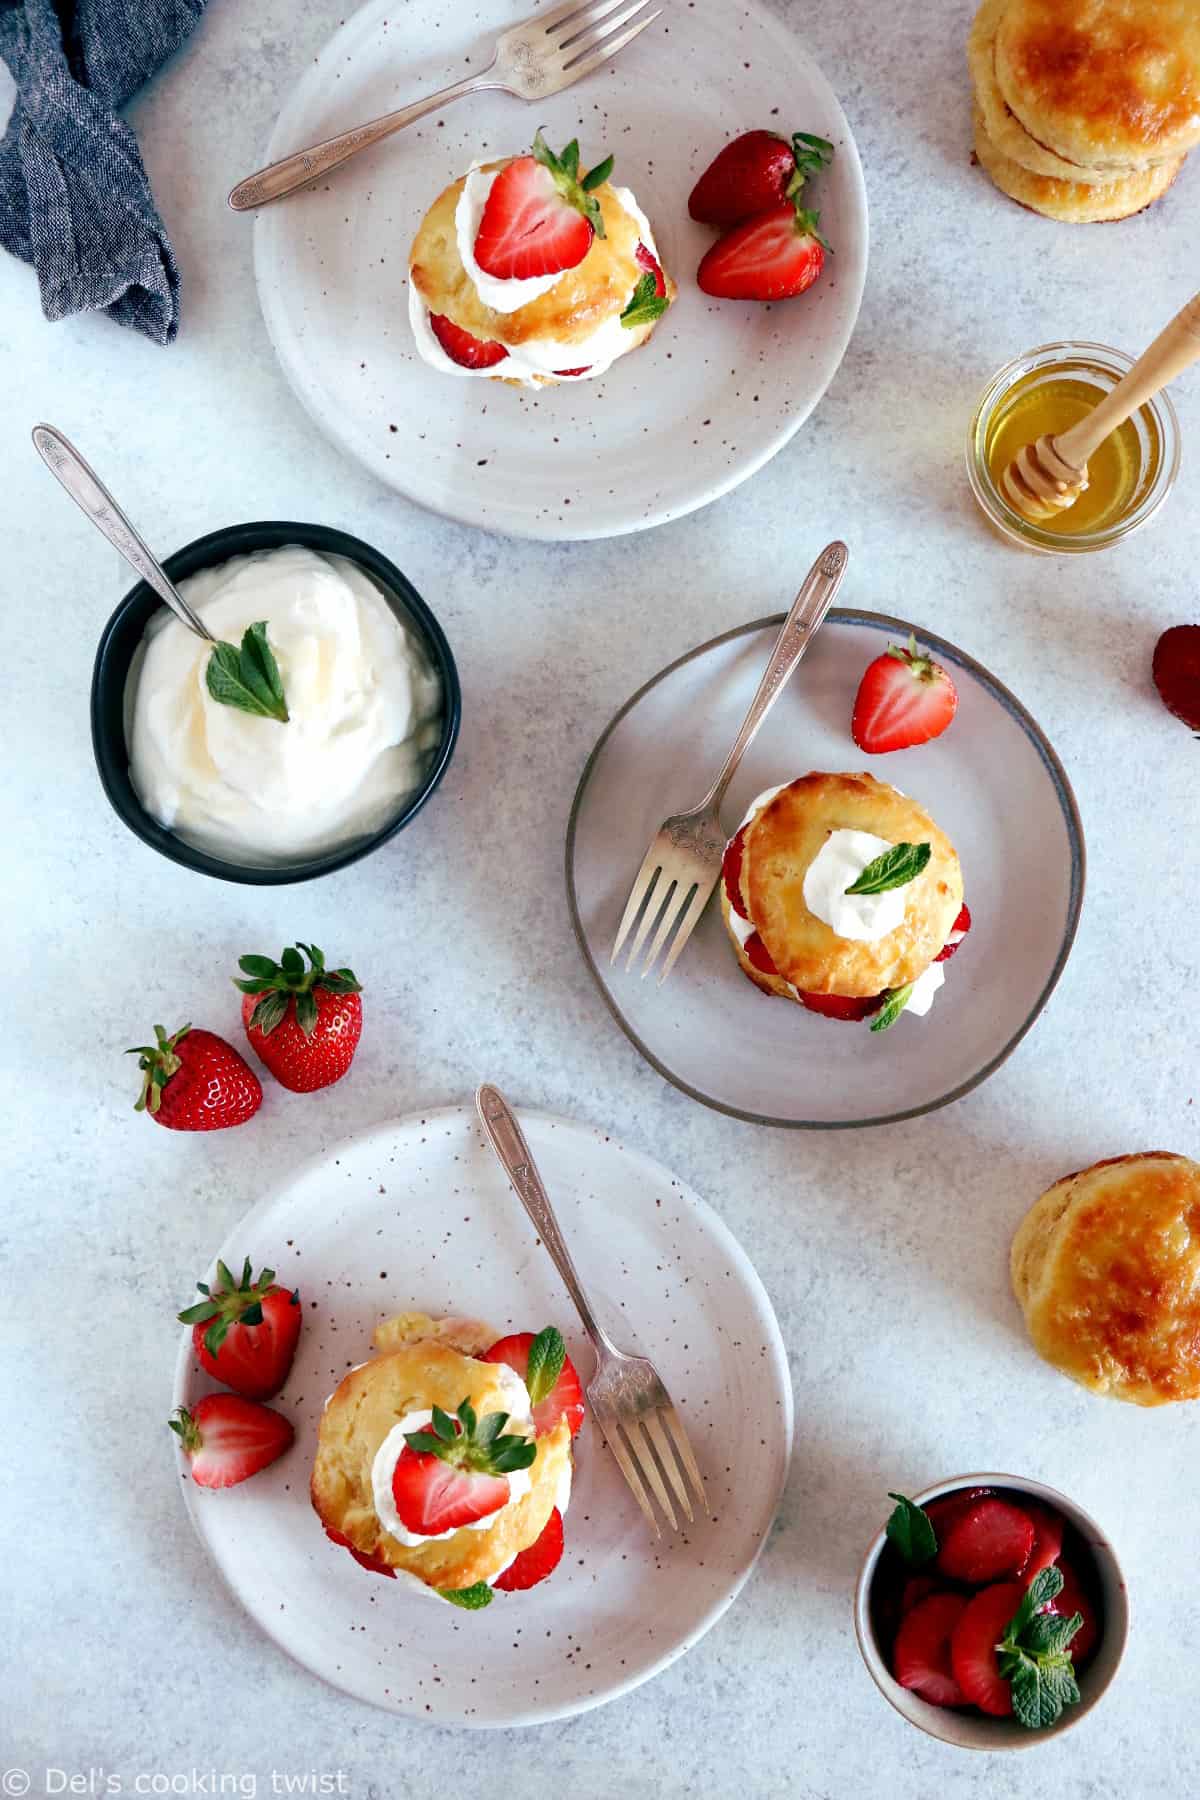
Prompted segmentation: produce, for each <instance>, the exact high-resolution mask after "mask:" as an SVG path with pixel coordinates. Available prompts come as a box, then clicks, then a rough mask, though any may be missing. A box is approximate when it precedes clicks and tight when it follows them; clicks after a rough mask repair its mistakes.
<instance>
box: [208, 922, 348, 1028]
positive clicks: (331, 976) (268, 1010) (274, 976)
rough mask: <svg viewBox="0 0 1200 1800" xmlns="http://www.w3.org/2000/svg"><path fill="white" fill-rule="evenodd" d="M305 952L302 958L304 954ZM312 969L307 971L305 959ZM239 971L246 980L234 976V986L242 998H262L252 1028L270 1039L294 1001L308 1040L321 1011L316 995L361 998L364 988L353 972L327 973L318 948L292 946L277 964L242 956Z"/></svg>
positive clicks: (338, 971)
mask: <svg viewBox="0 0 1200 1800" xmlns="http://www.w3.org/2000/svg"><path fill="white" fill-rule="evenodd" d="M301 952H303V954H301ZM305 957H307V958H308V962H309V965H310V966H309V967H308V968H306V967H305V962H304V958H305ZM238 968H239V969H241V971H242V975H243V977H244V979H239V978H238V976H236V975H235V976H234V978H233V985H234V987H236V988H239V989H240V990H241V992H242V993H243V994H259V995H261V996H262V998H261V999H260V1000H259V1002H258V1004H257V1006H256V1007H255V1008H254V1011H253V1012H252V1013H251V1015H250V1021H249V1022H250V1025H251V1026H252V1027H253V1028H254V1029H255V1030H257V1031H261V1032H262V1034H263V1036H264V1037H269V1036H270V1034H271V1033H272V1032H273V1031H274V1030H275V1027H276V1026H277V1025H280V1024H282V1023H283V1020H284V1019H285V1018H286V1017H287V1013H288V1007H289V1005H290V1004H291V1002H292V1001H294V1002H295V1007H296V1023H297V1024H298V1025H299V1027H300V1029H301V1031H302V1032H303V1033H304V1035H305V1037H306V1038H310V1037H311V1036H312V1034H313V1032H314V1031H315V1030H316V1028H317V1019H318V1017H319V1007H318V1002H317V992H318V990H320V989H324V991H325V992H326V993H328V994H358V993H361V992H362V987H361V984H360V983H359V981H358V979H357V978H356V976H355V974H354V970H353V969H327V968H326V967H325V957H324V954H323V952H322V951H321V950H319V949H318V948H317V946H316V944H299V943H298V944H296V945H295V946H291V945H289V947H288V948H287V949H286V950H284V951H283V952H282V953H281V955H280V958H279V961H278V962H276V961H275V960H274V959H273V958H272V957H270V956H239V958H238Z"/></svg>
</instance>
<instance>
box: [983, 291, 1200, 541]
mask: <svg viewBox="0 0 1200 1800" xmlns="http://www.w3.org/2000/svg"><path fill="white" fill-rule="evenodd" d="M1197 360H1200V294H1196V295H1194V296H1193V297H1192V299H1190V300H1189V301H1188V303H1187V305H1186V306H1185V307H1184V308H1183V309H1182V311H1180V312H1178V313H1176V315H1175V317H1174V318H1173V319H1172V320H1171V323H1170V324H1169V325H1168V326H1167V327H1166V329H1165V330H1164V331H1160V332H1159V334H1158V336H1157V337H1156V338H1155V340H1154V342H1153V343H1152V344H1151V345H1150V348H1149V349H1148V350H1144V351H1143V352H1142V354H1141V355H1140V356H1139V357H1138V359H1137V361H1136V362H1135V363H1134V365H1133V367H1132V369H1130V371H1129V373H1128V374H1127V375H1123V376H1122V377H1121V379H1120V381H1118V383H1117V385H1116V387H1114V388H1112V389H1111V390H1110V391H1109V392H1108V393H1107V394H1105V396H1104V398H1103V400H1101V401H1100V403H1099V405H1098V406H1096V407H1094V408H1093V409H1092V411H1091V412H1090V413H1088V414H1087V415H1086V416H1085V417H1084V418H1082V419H1080V421H1079V423H1078V424H1077V425H1072V426H1071V428H1070V430H1069V431H1062V432H1059V434H1058V436H1057V437H1051V436H1050V435H1049V434H1048V433H1047V435H1046V436H1045V437H1040V438H1039V439H1038V440H1037V443H1036V444H1026V446H1025V448H1024V449H1023V450H1022V451H1021V452H1020V453H1019V455H1017V456H1016V457H1014V458H1013V460H1012V462H1010V463H1009V465H1008V467H1007V469H1005V471H1004V473H1003V475H1002V476H1001V477H1000V491H1001V493H1002V494H1003V495H1004V498H1005V499H1006V500H1007V501H1008V503H1009V505H1010V506H1012V507H1014V508H1015V510H1016V511H1017V512H1019V513H1020V514H1021V516H1022V518H1025V519H1031V520H1032V521H1033V522H1034V523H1035V524H1040V523H1041V522H1042V521H1043V520H1044V519H1052V518H1053V517H1054V515H1055V513H1058V512H1065V511H1066V509H1067V507H1069V506H1074V504H1075V502H1076V500H1078V498H1079V496H1080V494H1082V493H1083V491H1084V489H1085V488H1086V487H1087V484H1088V468H1087V465H1088V457H1089V456H1094V455H1095V453H1096V451H1097V450H1098V449H1099V448H1100V446H1101V444H1102V443H1103V442H1104V440H1105V438H1106V437H1108V436H1109V434H1110V432H1113V431H1115V430H1116V429H1117V426H1118V425H1123V424H1124V423H1125V421H1126V419H1127V418H1129V416H1130V414H1131V413H1135V412H1136V411H1137V409H1138V407H1139V406H1142V405H1144V404H1145V402H1146V401H1147V400H1149V399H1150V398H1151V397H1152V396H1153V395H1155V394H1157V393H1158V392H1159V390H1160V389H1161V388H1165V387H1166V385H1167V383H1168V382H1170V381H1174V379H1175V377H1176V376H1177V375H1182V373H1183V371H1184V370H1185V369H1187V368H1190V366H1191V365H1192V363H1194V362H1196V361H1197Z"/></svg>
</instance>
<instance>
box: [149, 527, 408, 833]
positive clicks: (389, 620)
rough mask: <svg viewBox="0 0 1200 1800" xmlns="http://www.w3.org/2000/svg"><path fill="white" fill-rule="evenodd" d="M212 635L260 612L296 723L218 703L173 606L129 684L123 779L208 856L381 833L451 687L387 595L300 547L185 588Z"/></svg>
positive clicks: (237, 631) (240, 626) (206, 651)
mask: <svg viewBox="0 0 1200 1800" xmlns="http://www.w3.org/2000/svg"><path fill="white" fill-rule="evenodd" d="M179 590H180V592H181V593H182V594H183V596H184V598H185V599H187V600H188V601H190V603H191V605H192V606H193V608H194V609H195V611H196V612H198V613H199V615H200V617H201V618H202V619H203V621H204V623H205V625H207V627H208V629H209V631H211V632H212V634H213V636H214V637H215V638H219V639H223V640H225V641H226V642H228V643H232V644H234V645H239V644H240V643H241V639H242V634H243V632H244V631H245V630H246V629H247V627H248V626H250V625H253V624H255V623H257V622H258V621H259V620H265V621H266V625H267V640H268V642H269V644H270V646H271V649H272V651H273V652H274V655H275V660H276V662H277V663H278V665H279V672H280V675H281V677H282V680H283V687H284V694H285V696H286V701H287V708H288V714H289V717H288V720H287V723H286V724H280V723H279V722H278V721H277V720H275V719H269V718H260V717H258V716H256V715H254V714H251V713H246V712H241V711H239V710H238V709H237V708H236V707H233V706H227V705H224V704H223V703H221V702H219V701H217V700H214V699H213V697H212V695H211V694H210V693H209V692H208V689H207V686H206V682H205V673H206V670H207V667H208V661H209V657H210V655H211V647H210V646H209V645H207V644H205V643H204V642H203V641H202V640H201V639H200V638H197V637H196V636H195V635H194V634H193V633H192V632H191V631H189V630H188V629H187V627H186V626H185V625H183V624H182V623H181V622H180V621H179V620H178V619H176V618H175V617H174V615H173V614H172V613H170V612H168V611H167V610H166V609H165V608H164V609H163V610H162V612H161V613H156V614H155V615H154V617H153V619H152V620H151V622H150V624H149V626H148V627H147V629H146V634H145V637H144V639H143V641H142V645H141V646H140V647H139V650H138V653H137V655H136V656H135V658H134V661H133V664H132V666H131V669H130V676H129V688H128V690H127V697H126V707H127V713H129V714H131V722H130V726H129V774H130V779H131V781H132V783H133V787H134V790H135V792H136V793H137V796H138V799H139V800H140V801H141V803H142V805H143V807H144V808H145V809H146V811H147V812H148V813H149V814H150V815H151V817H152V818H155V819H157V820H158V822H159V824H160V825H165V826H166V827H168V829H170V830H171V831H174V832H177V833H178V835H179V836H180V837H181V838H183V839H185V840H186V842H188V843H190V844H194V845H196V846H197V847H198V848H199V849H202V850H206V851H208V852H209V854H210V855H213V856H217V857H221V858H224V859H227V860H229V861H235V862H238V863H243V864H251V865H256V866H263V867H269V866H271V865H279V864H285V865H286V864H288V863H292V862H300V861H305V860H307V859H309V858H311V857H314V856H318V855H320V854H322V853H323V852H325V851H328V850H332V849H335V848H337V847H338V846H340V845H343V844H346V843H350V842H352V841H353V840H355V839H356V838H360V837H365V836H367V835H368V834H370V833H371V832H374V831H377V830H379V829H380V828H381V827H382V826H384V825H386V824H387V822H388V821H389V820H390V819H392V818H394V817H395V815H396V814H397V813H398V812H399V811H400V809H401V807H402V806H403V804H404V802H405V801H406V800H407V799H408V797H409V796H410V795H411V794H412V792H413V791H414V789H415V788H417V787H418V786H419V785H420V783H421V780H422V779H423V777H424V775H425V772H426V769H427V768H428V766H429V757H430V755H431V754H432V752H433V751H434V750H435V749H436V747H437V744H438V742H439V740H440V737H441V709H442V694H441V683H440V680H439V678H438V675H437V673H436V671H435V670H434V668H433V666H432V664H431V663H430V661H429V658H428V655H427V653H426V651H425V648H424V645H423V644H422V643H421V642H420V640H419V639H418V638H417V636H416V634H415V633H414V632H413V631H411V630H410V629H408V628H407V627H406V626H405V625H404V624H403V623H402V622H401V620H400V619H399V618H398V617H397V614H396V613H395V612H394V611H393V609H392V607H391V606H390V605H389V603H388V601H387V599H386V598H385V596H384V593H383V592H382V590H381V589H380V588H378V587H376V585H375V584H374V582H373V581H371V580H370V578H369V577H368V576H367V575H366V574H365V573H364V572H363V571H362V570H361V569H360V568H358V567H357V566H356V565H355V564H354V563H351V562H348V561H347V560H346V559H345V558H344V557H340V556H322V555H319V554H318V553H317V552H316V551H315V550H308V549H303V548H301V547H300V546H299V545H290V546H288V547H286V548H283V549H278V550H267V551H259V552H256V553H255V554H253V555H250V556H238V557H234V558H233V559H232V560H231V561H229V562H226V563H223V564H221V565H220V566H219V567H217V568H213V569H204V570H202V571H201V572H200V573H199V574H197V575H192V576H189V577H188V578H186V579H185V580H183V581H181V582H180V583H179Z"/></svg>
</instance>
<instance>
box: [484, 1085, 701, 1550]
mask: <svg viewBox="0 0 1200 1800" xmlns="http://www.w3.org/2000/svg"><path fill="white" fill-rule="evenodd" d="M475 1105H476V1108H477V1110H478V1112H479V1118H480V1122H481V1123H482V1125H483V1129H484V1133H485V1135H486V1137H487V1140H488V1143H489V1144H490V1145H491V1146H492V1149H493V1150H494V1151H495V1152H496V1155H497V1157H498V1158H499V1160H500V1164H501V1166H502V1168H503V1169H504V1172H505V1174H506V1175H507V1176H508V1179H509V1180H510V1181H511V1182H512V1184H513V1187H514V1188H515V1189H516V1192H517V1198H518V1199H519V1200H520V1201H521V1204H522V1205H523V1206H524V1208H525V1211H526V1212H527V1213H528V1214H529V1217H530V1218H531V1219H532V1220H533V1223H534V1227H535V1229H536V1230H537V1234H538V1236H539V1237H540V1238H541V1240H542V1243H543V1244H544V1245H545V1247H546V1249H547V1250H548V1251H549V1252H550V1256H551V1259H552V1260H553V1263H554V1266H555V1268H556V1269H557V1270H558V1272H559V1274H560V1275H561V1276H562V1278H563V1284H564V1286H565V1287H566V1290H567V1292H568V1294H570V1296H571V1298H572V1300H573V1301H574V1302H575V1310H576V1311H577V1312H578V1314H579V1317H580V1318H581V1319H582V1321H583V1329H584V1330H585V1331H586V1332H587V1334H588V1337H589V1338H590V1339H591V1340H592V1348H593V1349H594V1350H595V1352H596V1368H595V1371H594V1373H593V1375H592V1378H591V1380H590V1381H589V1382H588V1384H587V1389H586V1391H587V1398H588V1405H589V1406H590V1407H591V1409H592V1417H593V1418H594V1419H595V1421H596V1423H597V1425H599V1427H600V1429H601V1431H602V1432H603V1433H604V1441H605V1442H606V1444H607V1445H608V1447H609V1449H610V1450H611V1451H612V1453H613V1455H614V1456H615V1457H616V1459H617V1466H618V1468H619V1469H620V1471H621V1473H622V1475H623V1476H624V1477H625V1480H626V1481H627V1482H628V1483H629V1487H630V1490H631V1491H632V1493H633V1497H634V1499H635V1500H636V1501H637V1503H638V1505H639V1506H640V1507H641V1509H642V1511H643V1512H644V1513H645V1515H646V1518H647V1519H648V1520H649V1522H650V1524H651V1525H652V1527H653V1528H654V1535H655V1537H661V1536H662V1527H661V1526H660V1524H659V1522H658V1517H657V1515H656V1513H655V1511H654V1507H653V1505H652V1504H651V1499H650V1494H652V1495H653V1496H654V1499H655V1500H657V1502H658V1504H659V1506H660V1508H661V1509H662V1513H663V1516H664V1517H665V1518H666V1520H667V1522H668V1524H669V1525H670V1527H671V1529H672V1531H677V1530H678V1529H679V1522H678V1520H677V1519H676V1517H675V1506H674V1505H673V1504H672V1500H674V1501H675V1502H677V1503H678V1506H679V1508H680V1511H681V1512H682V1513H683V1514H684V1515H685V1516H686V1517H687V1518H688V1519H689V1520H690V1519H692V1518H693V1517H694V1514H693V1511H692V1497H693V1496H694V1497H695V1498H696V1499H697V1500H699V1502H700V1505H701V1506H702V1507H703V1508H704V1510H705V1512H707V1511H708V1500H707V1499H706V1497H705V1493H704V1482H703V1480H702V1479H701V1475H700V1470H699V1468H698V1466H697V1464H696V1458H695V1456H694V1455H693V1454H692V1446H691V1445H690V1444H689V1443H688V1439H687V1433H686V1432H685V1431H684V1429H683V1422H682V1420H681V1419H680V1417H679V1414H678V1413H677V1412H676V1410H675V1408H674V1406H673V1405H672V1402H671V1396H670V1394H668V1392H667V1390H666V1388H665V1387H664V1386H663V1384H662V1381H661V1380H660V1378H659V1374H658V1371H657V1369H656V1368H655V1367H654V1364H653V1363H651V1362H647V1360H646V1358H645V1357H644V1356H627V1355H626V1354H625V1352H624V1351H623V1350H618V1349H617V1347H616V1345H615V1344H614V1343H613V1341H612V1339H611V1338H610V1337H609V1335H608V1333H607V1332H606V1331H605V1329H604V1327H603V1326H602V1325H601V1324H600V1322H599V1321H598V1319H597V1318H596V1315H595V1313H594V1312H593V1311H592V1305H591V1301H590V1300H589V1299H588V1297H587V1295H586V1293H585V1292H584V1289H583V1283H582V1282H581V1281H580V1279H579V1276H578V1274H577V1273H576V1270H575V1264H574V1263H573V1262H572V1260H571V1252H570V1251H569V1250H568V1249H567V1246H566V1244H565V1243H564V1241H563V1235H562V1232H561V1231H560V1230H559V1228H558V1220H557V1219H556V1218H555V1216H554V1209H553V1207H552V1206H551V1205H550V1197H549V1195H548V1194H547V1193H546V1189H545V1187H544V1186H543V1184H542V1178H541V1176H540V1175H539V1174H538V1171H537V1166H536V1164H535V1163H534V1160H533V1157H532V1156H531V1155H530V1153H529V1146H528V1144H527V1143H526V1142H525V1137H524V1134H523V1132H522V1130H521V1127H520V1126H519V1125H518V1124H517V1121H516V1118H515V1116H514V1114H513V1110H512V1108H511V1107H510V1106H509V1104H508V1101H507V1100H506V1099H505V1098H504V1095H503V1094H502V1093H501V1092H500V1090H499V1088H494V1087H490V1086H487V1085H485V1086H483V1087H481V1088H479V1089H477V1091H476V1094H475ZM647 1488H649V1490H650V1494H647V1492H646V1490H647Z"/></svg>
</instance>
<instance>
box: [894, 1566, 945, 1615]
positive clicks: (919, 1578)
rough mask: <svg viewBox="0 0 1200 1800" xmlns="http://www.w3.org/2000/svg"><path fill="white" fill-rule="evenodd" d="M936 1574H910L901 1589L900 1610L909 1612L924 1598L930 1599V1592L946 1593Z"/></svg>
mask: <svg viewBox="0 0 1200 1800" xmlns="http://www.w3.org/2000/svg"><path fill="white" fill-rule="evenodd" d="M945 1591H946V1590H945V1589H944V1588H943V1586H942V1584H941V1582H940V1581H939V1580H938V1578H937V1576H936V1575H910V1576H909V1578H908V1580H907V1581H906V1582H905V1584H904V1586H903V1588H902V1589H901V1591H900V1611H901V1613H909V1612H911V1611H912V1609H913V1607H914V1606H919V1605H920V1603H921V1601H922V1600H928V1598H929V1596H930V1594H941V1593H945Z"/></svg>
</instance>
